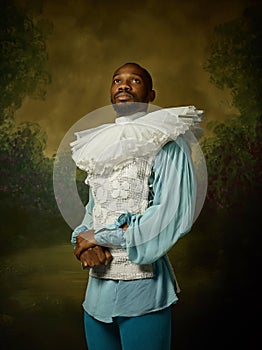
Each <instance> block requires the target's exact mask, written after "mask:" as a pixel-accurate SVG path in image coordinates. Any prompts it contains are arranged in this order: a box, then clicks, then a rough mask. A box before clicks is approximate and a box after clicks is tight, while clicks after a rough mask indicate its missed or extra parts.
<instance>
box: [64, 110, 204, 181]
mask: <svg viewBox="0 0 262 350" xmlns="http://www.w3.org/2000/svg"><path fill="white" fill-rule="evenodd" d="M202 119H203V111H200V110H197V109H196V108H195V107H194V106H186V107H175V108H166V109H160V110H157V111H154V112H150V113H147V114H146V113H144V112H138V113H135V114H133V115H129V116H121V117H118V118H116V120H115V123H111V124H104V125H101V126H99V127H97V128H93V129H88V130H83V131H80V132H77V133H75V135H76V137H77V140H76V141H74V142H72V143H71V147H72V157H73V160H74V161H75V163H76V165H77V166H78V167H79V168H80V169H82V170H85V171H86V172H87V175H88V177H89V176H93V175H107V174H108V173H109V172H112V171H113V170H116V169H118V168H121V167H123V165H124V164H126V162H128V161H132V160H133V159H135V158H138V157H150V156H155V155H156V153H157V152H158V151H159V149H160V148H161V147H162V146H163V145H164V144H166V143H167V142H169V141H171V140H175V139H176V138H177V137H178V136H179V135H181V134H184V133H185V132H186V131H187V130H189V129H191V130H192V131H199V130H201V128H200V127H199V123H200V122H201V121H202Z"/></svg>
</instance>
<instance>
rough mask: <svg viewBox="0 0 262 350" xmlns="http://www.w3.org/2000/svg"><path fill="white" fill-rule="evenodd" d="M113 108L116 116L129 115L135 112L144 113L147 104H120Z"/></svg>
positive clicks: (114, 105)
mask: <svg viewBox="0 0 262 350" xmlns="http://www.w3.org/2000/svg"><path fill="white" fill-rule="evenodd" d="M113 108H114V110H115V111H116V113H117V115H118V116H121V115H130V114H134V113H137V112H146V111H147V108H148V104H147V103H142V102H121V103H115V104H113Z"/></svg>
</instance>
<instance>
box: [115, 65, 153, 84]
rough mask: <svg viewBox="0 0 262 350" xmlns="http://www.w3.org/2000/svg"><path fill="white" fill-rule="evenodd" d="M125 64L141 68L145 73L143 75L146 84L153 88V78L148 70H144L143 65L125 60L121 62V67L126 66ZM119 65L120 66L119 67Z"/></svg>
mask: <svg viewBox="0 0 262 350" xmlns="http://www.w3.org/2000/svg"><path fill="white" fill-rule="evenodd" d="M127 65H133V66H137V67H139V68H140V69H142V71H143V73H144V74H145V77H146V79H147V81H148V85H149V89H150V90H152V89H153V79H152V77H151V74H150V73H149V72H148V70H146V69H145V68H144V67H141V66H140V64H138V63H136V62H127V63H125V64H123V65H122V66H121V67H124V66H127ZM121 67H120V68H121Z"/></svg>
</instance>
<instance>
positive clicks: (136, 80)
mask: <svg viewBox="0 0 262 350" xmlns="http://www.w3.org/2000/svg"><path fill="white" fill-rule="evenodd" d="M132 82H133V83H136V84H140V80H139V79H137V78H133V79H132Z"/></svg>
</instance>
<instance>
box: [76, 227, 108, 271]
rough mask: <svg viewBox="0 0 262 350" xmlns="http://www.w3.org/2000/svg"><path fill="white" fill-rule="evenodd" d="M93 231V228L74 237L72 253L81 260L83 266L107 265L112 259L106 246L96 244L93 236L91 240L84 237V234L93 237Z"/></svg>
mask: <svg viewBox="0 0 262 350" xmlns="http://www.w3.org/2000/svg"><path fill="white" fill-rule="evenodd" d="M94 232H95V230H89V231H85V232H83V233H80V234H79V235H78V236H77V237H76V247H75V250H74V254H75V256H76V258H77V259H78V260H80V261H81V263H82V266H83V267H94V266H98V265H101V264H104V265H108V264H109V263H110V261H111V260H112V259H113V257H112V255H111V253H110V251H109V250H108V248H106V247H102V246H100V245H98V244H96V243H95V239H94V238H93V239H92V240H87V239H86V238H84V237H85V236H90V237H93V236H94ZM83 236H84V237H83Z"/></svg>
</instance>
